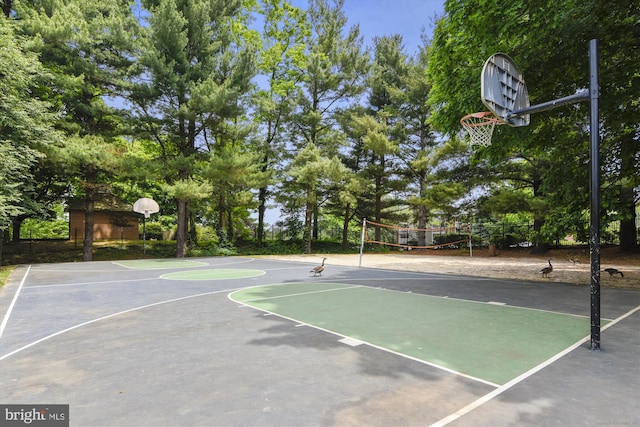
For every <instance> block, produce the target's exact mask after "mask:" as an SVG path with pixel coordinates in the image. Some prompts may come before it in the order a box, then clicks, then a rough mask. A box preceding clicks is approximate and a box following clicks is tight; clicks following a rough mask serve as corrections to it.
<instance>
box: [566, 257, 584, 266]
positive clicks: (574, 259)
mask: <svg viewBox="0 0 640 427" xmlns="http://www.w3.org/2000/svg"><path fill="white" fill-rule="evenodd" d="M569 261H571V263H572V264H573V265H576V264H582V262H580V260H579V259H577V258H569Z"/></svg>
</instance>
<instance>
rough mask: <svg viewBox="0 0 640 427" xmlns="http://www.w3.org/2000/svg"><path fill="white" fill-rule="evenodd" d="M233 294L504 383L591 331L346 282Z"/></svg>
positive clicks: (515, 311)
mask: <svg viewBox="0 0 640 427" xmlns="http://www.w3.org/2000/svg"><path fill="white" fill-rule="evenodd" d="M230 297H231V298H232V299H233V300H235V301H238V302H241V303H243V304H247V305H249V306H252V307H255V308H258V309H260V310H264V311H268V312H270V313H274V314H277V315H279V316H283V317H287V318H289V319H292V320H295V321H298V322H302V323H305V324H308V325H311V326H314V327H317V328H321V329H323V330H327V331H330V332H333V333H336V334H339V335H343V336H345V337H350V338H354V339H356V340H360V341H363V342H365V343H368V344H370V345H374V346H377V347H379V348H382V349H386V350H390V351H393V352H397V353H399V354H402V355H405V356H409V357H412V358H415V359H418V360H421V361H424V362H427V363H429V364H433V365H435V366H438V367H441V368H444V369H448V370H451V371H454V372H457V373H460V374H463V375H467V376H470V377H473V378H475V379H478V380H481V381H485V382H488V383H491V384H496V385H502V384H505V383H506V382H508V381H510V380H512V379H514V378H516V377H517V376H519V375H521V374H523V373H525V372H526V371H528V370H529V369H532V368H534V367H535V366H537V365H539V364H540V363H542V362H544V361H545V360H547V359H549V358H550V357H552V356H553V355H555V354H557V353H558V352H560V351H562V350H564V349H566V348H567V347H570V346H571V345H572V344H574V343H575V342H577V341H579V340H580V339H582V338H584V336H585V331H588V330H589V318H588V317H583V316H575V315H567V314H563V313H554V312H550V311H543V310H534V309H528V308H520V307H512V306H506V305H501V304H492V303H481V302H474V301H465V300H461V299H453V298H443V297H434V296H428V295H421V294H415V293H410V292H397V291H390V290H385V289H380V288H370V287H362V286H354V285H346V284H340V283H287V284H282V285H271V286H258V287H255V288H249V289H243V290H240V291H236V292H234V293H233V294H231V296H230ZM606 323H607V322H606V321H604V322H603V324H606Z"/></svg>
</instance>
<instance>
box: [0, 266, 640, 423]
mask: <svg viewBox="0 0 640 427" xmlns="http://www.w3.org/2000/svg"><path fill="white" fill-rule="evenodd" d="M189 262H191V263H187V264H185V263H166V264H164V265H161V263H160V262H156V263H154V262H153V261H150V262H147V263H146V264H139V265H137V264H135V263H133V264H124V263H109V262H93V263H82V264H55V265H33V266H31V267H30V268H29V267H26V266H25V267H20V268H19V269H17V270H16V271H15V272H14V274H13V275H12V276H11V278H10V282H9V283H8V284H7V286H5V288H4V289H2V290H1V291H0V310H1V313H2V319H3V324H2V325H3V326H2V335H1V336H0V403H2V404H18V403H19V404H25V403H26V404H42V403H44V404H69V405H70V425H72V426H86V425H92V426H114V425H118V426H146V425H148V426H319V425H322V426H325V425H326V426H355V425H357V426H363V425H367V426H398V425H402V426H427V425H446V424H449V425H459V426H467V425H468V426H472V425H473V426H478V425H486V426H489V425H492V426H495V425H514V426H516V425H615V424H618V425H625V424H626V425H633V424H634V423H636V424H637V423H640V414H639V412H638V411H637V407H636V406H635V405H634V404H633V402H635V400H636V398H637V396H638V394H639V393H638V392H639V391H640V390H639V386H638V381H637V378H639V377H640V359H639V356H638V354H640V334H638V330H640V314H639V312H638V307H639V306H640V293H638V292H633V291H629V290H616V289H603V290H602V293H603V295H602V310H601V312H602V317H603V324H604V321H606V322H608V324H607V325H606V326H605V327H603V332H602V351H599V352H594V351H591V350H588V349H587V345H588V343H585V342H584V341H583V339H584V338H585V337H587V335H588V334H589V325H588V319H587V318H588V315H589V290H588V289H585V288H583V287H578V286H573V285H563V284H541V283H528V282H507V281H498V280H489V279H480V278H470V277H452V276H442V275H431V274H417V273H408V272H397V271H389V270H373V269H358V268H350V267H337V266H331V267H330V268H328V269H327V271H326V272H325V273H323V276H322V277H315V278H314V277H312V275H309V273H308V270H309V265H307V264H303V263H293V262H279V261H266V260H252V259H248V258H207V259H194V260H189ZM242 271H245V272H246V274H242ZM256 271H261V272H263V273H262V274H259V275H258V274H257V273H256ZM336 284H338V285H336ZM274 285H277V286H274ZM336 287H337V288H338V289H339V290H336V291H331V289H335V288H336ZM230 295H231V297H230ZM232 298H233V299H232ZM252 306H253V307H252ZM254 307H256V308H257V309H256V308H254ZM507 312H509V313H511V314H510V315H509V316H507V315H506V314H505V313H507ZM514 316H515V319H517V320H518V321H517V322H516V320H514ZM465 317H466V318H465ZM520 317H522V319H520ZM463 318H465V319H463ZM550 319H555V320H552V321H550ZM585 319H586V324H585ZM462 320H464V321H462ZM527 322H529V323H531V325H530V327H529V328H528V329H527V328H524V329H523V326H522V325H523V324H526V323H527ZM516 323H517V325H516ZM447 328H451V329H447ZM582 328H584V331H581V329H582ZM551 329H553V330H551ZM545 330H548V331H549V333H548V334H546V333H545V332H544V331H545ZM531 331H535V332H536V334H537V335H536V334H534V335H531V336H526V335H525V336H523V334H525V333H529V332H531ZM509 334H511V335H509ZM552 335H553V336H554V337H557V336H560V337H562V339H561V340H559V341H557V340H556V341H557V342H559V344H554V346H551V350H549V348H550V346H549V343H548V342H545V337H546V338H547V340H548V341H551V339H550V337H551V336H552ZM501 337H503V338H501ZM531 337H533V338H531ZM501 339H502V340H503V341H504V342H503V343H498V342H497V341H498V340H501ZM531 341H534V342H531ZM510 342H511V343H513V345H512V346H511V347H512V348H511V350H512V352H511V353H509V349H510V346H509V343H510ZM417 348H420V351H417V350H416V351H414V352H411V351H409V350H407V349H410V350H411V349H414V350H415V349H417ZM498 348H499V349H500V350H498ZM541 348H544V352H542V354H541V355H539V354H538V352H539V351H540V349H541ZM505 352H506V353H508V354H502V353H505ZM459 353H465V354H462V355H461V354H459ZM498 353H500V354H498ZM520 353H522V354H520ZM532 353H536V354H537V355H536V357H535V358H533V359H532ZM461 360H462V361H463V362H464V363H462V362H460V361H461ZM510 360H526V363H525V365H523V366H519V367H518V368H517V369H516V370H513V369H511V368H510V369H511V370H507V369H506V367H507V365H511V363H510V362H509V361H510ZM532 360H533V361H532ZM466 363H469V365H466ZM496 365H497V366H496ZM467 366H474V367H478V366H480V367H481V368H482V369H480V370H476V371H472V372H468V369H467ZM486 366H490V367H491V369H486ZM501 367H502V368H505V369H501ZM474 369H476V368H474ZM505 371H507V372H508V373H507V374H504V372H505ZM486 372H489V374H486ZM496 372H502V373H501V374H499V375H496V374H495V373H496Z"/></svg>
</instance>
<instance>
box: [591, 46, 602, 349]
mask: <svg viewBox="0 0 640 427" xmlns="http://www.w3.org/2000/svg"><path fill="white" fill-rule="evenodd" d="M589 71H590V74H591V76H590V81H589V85H590V86H589V92H590V96H591V130H590V131H591V147H590V148H591V186H590V187H591V215H590V217H591V225H590V227H591V239H590V242H589V244H590V253H591V288H590V289H591V350H600V130H599V128H600V126H599V114H598V97H599V92H600V87H599V85H598V40H595V39H594V40H591V42H590V44H589Z"/></svg>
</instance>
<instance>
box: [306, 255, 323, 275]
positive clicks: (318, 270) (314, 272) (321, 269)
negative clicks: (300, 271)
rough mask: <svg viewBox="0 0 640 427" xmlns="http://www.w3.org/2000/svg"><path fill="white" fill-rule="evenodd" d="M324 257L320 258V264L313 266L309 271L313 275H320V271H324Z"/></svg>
mask: <svg viewBox="0 0 640 427" xmlns="http://www.w3.org/2000/svg"><path fill="white" fill-rule="evenodd" d="M325 260H326V258H322V264H320V265H319V266H317V267H314V268H313V270H311V271H310V272H309V273H313V277H316V276H317V275H320V276H322V272H323V271H324V262H325Z"/></svg>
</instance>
